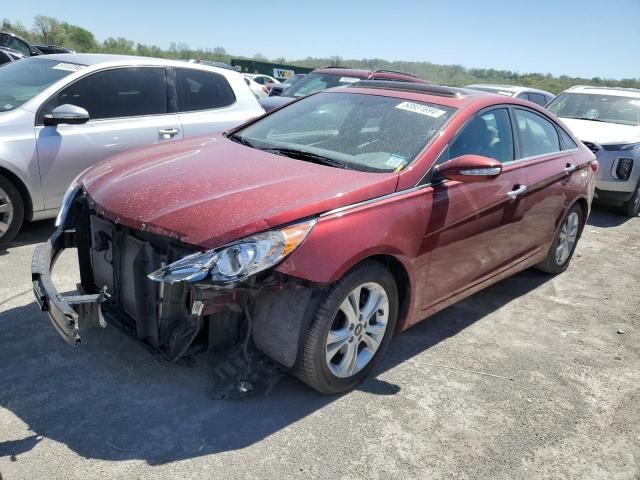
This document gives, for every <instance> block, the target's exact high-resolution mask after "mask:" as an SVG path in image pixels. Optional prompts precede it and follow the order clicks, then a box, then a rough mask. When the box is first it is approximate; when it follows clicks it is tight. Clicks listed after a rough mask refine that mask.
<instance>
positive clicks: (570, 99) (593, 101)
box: [547, 92, 640, 125]
mask: <svg viewBox="0 0 640 480" xmlns="http://www.w3.org/2000/svg"><path fill="white" fill-rule="evenodd" d="M547 108H548V109H549V110H551V111H552V112H553V113H555V114H556V115H557V116H559V117H564V118H578V119H580V120H592V121H594V122H609V123H619V124H621V125H640V98H638V97H635V98H634V97H624V96H621V95H599V94H595V93H569V92H566V93H561V94H560V95H558V96H557V97H556V98H555V100H553V101H552V102H551V103H550V104H549V105H547Z"/></svg>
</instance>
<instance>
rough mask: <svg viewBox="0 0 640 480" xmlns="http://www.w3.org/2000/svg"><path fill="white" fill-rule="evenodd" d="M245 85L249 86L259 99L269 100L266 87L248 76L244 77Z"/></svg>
mask: <svg viewBox="0 0 640 480" xmlns="http://www.w3.org/2000/svg"><path fill="white" fill-rule="evenodd" d="M244 83H246V84H247V86H248V87H249V89H250V90H251V91H252V92H253V95H254V96H255V97H256V98H257V99H262V98H267V96H268V90H267V87H266V86H264V85H261V84H259V83H258V82H256V81H255V80H253V79H252V78H251V77H249V76H248V75H244Z"/></svg>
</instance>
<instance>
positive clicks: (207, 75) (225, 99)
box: [176, 69, 249, 112]
mask: <svg viewBox="0 0 640 480" xmlns="http://www.w3.org/2000/svg"><path fill="white" fill-rule="evenodd" d="M176 76H177V78H176V80H177V90H178V111H180V112H195V111H198V110H210V109H214V108H223V107H228V106H230V105H233V104H234V103H235V101H236V96H235V94H234V93H233V89H232V88H231V85H229V82H228V81H227V79H226V78H225V77H224V75H220V74H218V73H215V72H205V71H202V70H189V69H177V71H176ZM245 81H246V80H245ZM247 83H249V82H247Z"/></svg>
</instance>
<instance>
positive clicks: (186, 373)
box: [0, 270, 550, 465]
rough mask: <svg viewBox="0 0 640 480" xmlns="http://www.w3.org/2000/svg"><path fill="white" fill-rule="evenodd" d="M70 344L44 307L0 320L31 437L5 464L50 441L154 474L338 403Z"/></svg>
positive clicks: (405, 347)
mask: <svg viewBox="0 0 640 480" xmlns="http://www.w3.org/2000/svg"><path fill="white" fill-rule="evenodd" d="M549 278H550V277H548V276H546V275H544V274H542V273H539V272H537V271H535V270H528V271H525V272H522V273H520V274H517V275H516V276H514V277H512V278H510V279H507V280H505V281H503V282H500V283H499V284H496V285H494V286H493V287H490V288H489V289H487V290H485V291H484V292H481V293H478V294H476V295H474V296H472V297H470V298H469V299H467V300H464V301H462V302H460V303H458V304H456V305H454V306H453V307H450V308H448V309H447V310H445V311H443V312H441V313H439V314H437V315H435V316H433V317H431V318H430V319H429V320H427V321H425V322H422V323H421V324H419V325H417V326H415V327H413V328H411V329H410V330H408V331H407V332H404V333H403V334H400V335H398V336H397V337H396V338H395V340H394V341H393V342H392V344H391V346H390V348H389V350H388V351H387V355H386V356H385V358H384V360H383V361H382V363H381V365H380V366H379V367H378V369H377V373H378V374H379V373H381V372H384V371H386V370H389V369H392V368H394V367H395V366H396V365H398V364H400V363H402V362H404V361H405V360H407V359H410V358H412V357H413V356H415V355H417V354H419V353H421V352H424V351H425V350H427V349H429V348H431V347H432V346H434V345H437V344H438V343H439V342H442V341H444V340H446V339H447V338H449V337H452V336H454V335H456V334H457V333H458V332H460V331H461V330H463V329H464V328H466V327H468V326H469V325H471V324H473V323H475V322H477V321H478V320H481V319H483V318H484V317H485V316H486V315H488V314H489V313H491V312H493V311H494V310H496V309H498V308H500V307H502V306H503V305H505V304H507V303H509V302H510V301H511V300H513V299H515V298H517V297H519V296H521V295H523V294H526V293H527V292H529V291H531V290H533V289H535V288H537V287H539V286H540V285H542V284H543V283H544V282H546V281H547V280H548V279H549ZM83 339H84V340H86V343H84V344H83V345H82V347H80V348H77V349H74V348H71V347H69V346H68V345H67V344H65V343H64V342H63V341H62V340H61V339H60V338H59V337H58V335H57V333H56V332H55V331H54V329H53V328H52V327H51V325H49V323H48V319H47V318H46V317H45V316H44V315H43V314H42V313H41V312H39V310H38V308H37V307H36V305H35V304H33V303H32V304H29V305H26V306H22V307H18V308H14V309H12V310H9V311H6V312H3V313H0V378H2V384H3V386H2V389H1V390H0V405H1V406H2V407H4V408H6V409H8V410H10V411H11V412H13V413H14V414H15V415H16V416H17V417H18V418H19V419H20V420H21V421H22V422H24V423H25V424H26V425H27V426H28V428H29V429H30V430H31V433H32V434H30V435H29V436H28V437H26V438H24V439H23V440H19V439H18V440H16V439H12V440H10V441H8V442H4V443H2V442H0V457H2V456H9V457H11V458H12V459H14V460H16V461H19V460H20V454H21V453H24V452H26V451H29V450H30V449H31V448H34V447H35V446H36V445H37V443H38V441H39V439H40V438H41V437H46V438H49V439H52V440H55V441H57V442H61V443H64V444H65V445H67V446H68V447H69V448H70V449H71V450H73V451H75V452H77V454H79V455H81V456H82V457H85V458H96V459H106V460H116V461H117V460H129V459H141V460H144V461H146V462H147V463H148V464H151V465H158V464H164V463H168V462H173V461H176V460H182V459H187V458H193V457H198V456H202V455H209V454H212V453H218V452H224V451H229V450H236V449H241V448H244V447H247V446H249V445H252V444H254V443H255V442H258V441H260V440H261V439H263V438H265V437H267V436H269V435H271V434H273V433H275V432H277V431H279V430H281V429H283V428H285V427H287V426H289V425H291V424H293V423H295V422H297V421H298V420H300V419H302V418H304V417H306V416H307V415H309V414H311V413H313V412H315V411H316V410H318V409H321V408H323V407H325V406H326V405H328V404H330V403H331V402H333V401H335V400H337V399H338V398H339V397H327V396H322V395H320V394H317V393H315V392H314V391H312V390H310V389H309V388H307V387H306V386H304V385H303V384H301V383H300V382H298V381H297V380H295V379H293V378H290V377H286V376H285V378H284V379H283V380H281V381H280V383H279V384H278V385H277V386H276V387H275V389H274V390H273V391H272V393H271V394H269V396H266V397H265V396H264V395H261V396H255V397H250V398H247V399H244V400H236V401H215V400H211V399H210V398H209V393H210V389H211V388H212V381H211V377H210V376H209V370H208V369H207V368H204V367H192V368H187V367H181V366H176V365H172V364H168V363H166V362H164V361H160V360H156V359H155V358H154V357H152V356H151V355H149V354H148V353H147V352H146V351H145V350H144V349H143V348H140V347H139V346H138V345H136V344H135V343H133V342H132V341H130V340H129V339H127V338H124V337H123V336H122V335H120V334H119V333H117V332H116V331H115V330H114V329H112V328H111V329H110V328H107V329H106V330H95V331H91V330H90V331H88V332H87V333H86V334H85V336H84V337H83ZM359 389H360V390H361V391H365V392H368V393H371V394H375V395H394V394H395V393H397V392H398V391H399V390H400V387H399V386H397V385H393V384H390V383H388V382H384V381H382V380H379V379H376V378H375V377H374V378H370V379H368V380H366V381H365V382H364V383H363V384H362V385H361V386H360V387H359Z"/></svg>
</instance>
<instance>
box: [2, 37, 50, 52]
mask: <svg viewBox="0 0 640 480" xmlns="http://www.w3.org/2000/svg"><path fill="white" fill-rule="evenodd" d="M0 47H4V48H10V49H11V50H15V51H16V52H20V53H21V54H22V55H24V56H25V57H31V56H34V55H42V52H40V50H38V49H37V48H36V47H35V46H34V45H31V44H30V43H29V42H27V41H26V40H25V39H24V38H20V37H19V36H17V35H15V34H13V33H10V32H0Z"/></svg>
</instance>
